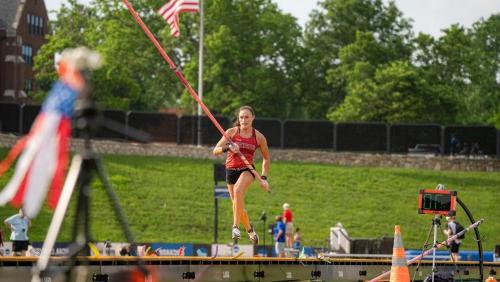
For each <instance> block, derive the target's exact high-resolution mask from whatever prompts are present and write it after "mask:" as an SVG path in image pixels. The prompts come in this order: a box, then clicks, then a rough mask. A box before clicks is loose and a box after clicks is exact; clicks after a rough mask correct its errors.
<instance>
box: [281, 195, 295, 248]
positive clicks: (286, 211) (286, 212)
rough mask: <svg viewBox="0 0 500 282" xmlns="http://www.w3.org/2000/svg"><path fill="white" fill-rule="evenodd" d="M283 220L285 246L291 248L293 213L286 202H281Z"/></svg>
mask: <svg viewBox="0 0 500 282" xmlns="http://www.w3.org/2000/svg"><path fill="white" fill-rule="evenodd" d="M283 221H284V222H285V224H286V230H285V238H286V247H287V248H291V247H292V246H293V215H292V210H290V205H289V204H288V203H284V204H283Z"/></svg>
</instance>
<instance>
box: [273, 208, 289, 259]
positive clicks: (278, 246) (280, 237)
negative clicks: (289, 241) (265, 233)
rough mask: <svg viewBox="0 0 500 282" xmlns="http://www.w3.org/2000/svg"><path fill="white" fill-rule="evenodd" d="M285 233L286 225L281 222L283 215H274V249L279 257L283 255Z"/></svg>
mask: <svg viewBox="0 0 500 282" xmlns="http://www.w3.org/2000/svg"><path fill="white" fill-rule="evenodd" d="M285 233H286V225H285V223H284V222H283V217H282V216H281V215H279V216H277V217H276V226H275V227H274V241H275V242H276V243H275V245H274V251H275V252H276V254H277V255H278V257H280V258H284V257H285Z"/></svg>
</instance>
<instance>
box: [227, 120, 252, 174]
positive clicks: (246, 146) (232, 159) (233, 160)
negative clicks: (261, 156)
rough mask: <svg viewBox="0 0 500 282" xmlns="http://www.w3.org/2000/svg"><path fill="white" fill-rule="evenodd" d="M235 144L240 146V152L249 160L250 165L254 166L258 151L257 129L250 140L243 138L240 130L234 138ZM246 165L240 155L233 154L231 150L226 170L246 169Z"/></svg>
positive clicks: (228, 154)
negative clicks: (254, 156)
mask: <svg viewBox="0 0 500 282" xmlns="http://www.w3.org/2000/svg"><path fill="white" fill-rule="evenodd" d="M232 140H233V142H234V143H236V144H238V146H239V147H240V152H241V153H242V154H243V155H244V156H245V158H247V160H248V162H249V163H250V164H253V155H254V153H255V149H257V146H258V145H257V136H256V135H255V129H253V130H252V136H251V137H249V138H245V137H241V135H240V128H239V127H238V131H237V132H236V134H235V135H234V136H233V138H232ZM244 167H246V165H245V163H244V162H243V161H242V160H241V158H240V156H239V155H238V154H235V153H233V152H232V151H231V150H229V151H228V153H227V159H226V168H244Z"/></svg>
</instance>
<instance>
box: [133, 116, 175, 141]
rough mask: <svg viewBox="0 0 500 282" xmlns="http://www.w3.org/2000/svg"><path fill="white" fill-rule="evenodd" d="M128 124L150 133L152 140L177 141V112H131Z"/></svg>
mask: <svg viewBox="0 0 500 282" xmlns="http://www.w3.org/2000/svg"><path fill="white" fill-rule="evenodd" d="M127 126H128V127H132V128H134V129H139V130H142V131H144V132H146V133H148V134H149V135H150V136H151V140H152V141H157V142H176V141H177V116H176V115H175V114H167V113H146V112H129V113H128V124H127Z"/></svg>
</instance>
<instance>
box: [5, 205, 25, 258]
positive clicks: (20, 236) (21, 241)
mask: <svg viewBox="0 0 500 282" xmlns="http://www.w3.org/2000/svg"><path fill="white" fill-rule="evenodd" d="M4 223H5V225H7V227H9V228H10V230H11V231H12V233H11V234H10V240H11V241H12V253H13V255H14V256H19V255H21V256H25V255H26V251H27V250H28V244H29V241H28V240H29V238H28V228H30V227H31V220H30V219H29V218H28V217H27V216H26V215H25V214H24V211H23V209H22V208H21V209H19V213H17V214H15V215H13V216H11V217H9V218H7V219H6V220H5V221H4Z"/></svg>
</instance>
